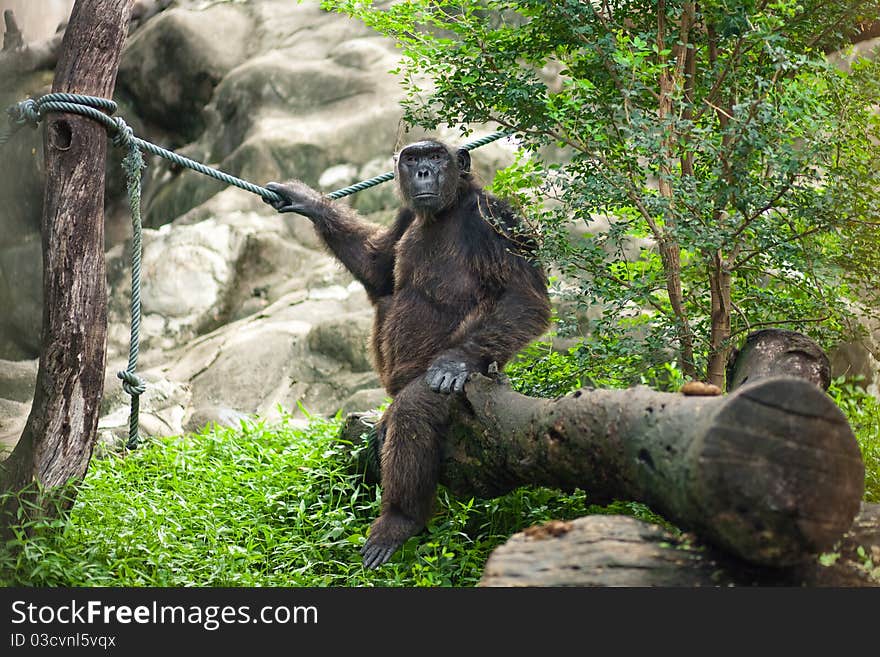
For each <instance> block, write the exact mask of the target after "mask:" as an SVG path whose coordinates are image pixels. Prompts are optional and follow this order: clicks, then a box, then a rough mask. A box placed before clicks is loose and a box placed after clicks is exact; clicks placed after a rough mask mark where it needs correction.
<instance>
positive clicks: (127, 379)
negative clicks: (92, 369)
mask: <svg viewBox="0 0 880 657" xmlns="http://www.w3.org/2000/svg"><path fill="white" fill-rule="evenodd" d="M115 121H116V125H117V126H118V128H119V129H118V131H117V133H116V134H115V135H114V137H113V143H114V144H115V145H116V146H124V147H126V148H127V149H128V153H126V155H125V157H124V158H123V160H122V169H123V170H124V171H125V179H126V183H127V190H128V206H129V209H130V210H131V229H132V231H131V232H132V238H131V339H130V342H129V346H128V367H127V368H126V369H125V370H123V371H122V372H117V373H116V376H118V377H119V378H120V379H122V388H123V389H124V390H125V392H127V393H128V394H129V395H131V411H130V413H129V416H128V442H127V443H126V445H125V446H126V447H128V449H136V448H137V446H138V441H139V436H138V416H139V412H140V399H141V394H143V392H144V390H146V384H145V383H144V382H143V380H142V379H141V378H140V377H139V376H138V375H137V374H136V373H135V371H136V369H137V361H138V351H139V348H140V345H139V343H140V326H141V250H142V246H141V170H142V169H144V168H145V167H146V164H144V158H143V155H142V153H141V149H140V148H139V147H138V145H137V143H136V142H135V141H134V139H132V137H133V133H132V130H131V128H130V127H128V125H126V123H125V121H123V120H122V119H120V118H116V119H115Z"/></svg>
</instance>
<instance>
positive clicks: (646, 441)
mask: <svg viewBox="0 0 880 657" xmlns="http://www.w3.org/2000/svg"><path fill="white" fill-rule="evenodd" d="M366 428H367V427H366V426H365V425H364V424H363V423H362V421H361V419H360V418H358V417H351V418H349V421H348V423H347V426H346V428H345V429H344V435H345V436H346V437H347V438H349V439H351V440H354V441H357V440H358V439H359V437H360V435H361V434H363V433H364V431H365V429H366ZM440 480H441V483H443V484H445V485H446V486H448V487H449V488H450V489H451V490H452V492H453V493H454V494H456V495H461V496H477V497H495V496H498V495H502V494H504V493H507V492H509V491H511V490H513V489H514V488H516V487H518V486H523V485H536V486H549V487H554V488H559V489H563V490H571V489H574V488H580V489H582V490H585V491H587V494H588V496H589V498H590V500H591V501H593V502H596V503H602V502H604V501H611V500H614V499H627V500H638V501H640V502H643V503H645V504H648V505H649V506H650V507H651V508H652V509H654V510H655V511H657V512H658V513H660V514H661V515H662V516H663V517H665V518H667V519H669V520H670V521H671V522H674V523H676V524H677V525H678V526H680V527H682V528H685V529H688V530H691V531H694V532H696V533H697V534H698V535H700V536H701V537H703V538H705V539H707V540H708V541H710V542H711V543H713V544H715V545H717V546H719V547H721V548H722V549H724V550H727V551H729V552H730V553H732V554H734V555H737V556H738V557H740V558H742V559H744V560H746V561H748V562H751V563H756V564H764V565H776V566H781V565H789V564H793V563H798V562H800V561H801V560H803V559H804V557H805V555H809V554H815V553H818V552H822V551H825V550H827V549H829V548H830V547H831V546H832V545H833V544H834V542H835V541H837V540H838V539H839V538H840V537H841V536H842V535H843V533H844V532H845V531H846V530H847V529H848V528H849V527H850V525H851V524H852V520H853V518H854V517H855V515H856V513H857V512H858V509H859V502H860V500H861V497H862V493H863V486H864V465H863V463H862V459H861V454H860V452H859V448H858V445H857V444H856V441H855V437H854V436H853V433H852V430H851V429H850V427H849V424H848V422H847V420H846V418H845V417H844V415H843V414H842V413H841V411H840V410H839V409H838V408H837V407H836V406H835V405H834V403H833V402H832V401H831V399H830V398H829V397H828V396H827V395H825V394H824V393H823V392H822V391H821V390H820V389H819V388H817V387H816V386H814V385H813V384H811V383H809V382H807V381H804V380H802V379H797V378H794V377H777V378H766V379H762V380H759V381H756V382H754V383H748V384H746V385H744V386H742V387H740V388H738V389H737V390H736V391H735V392H733V393H731V394H729V395H725V396H720V397H688V396H684V395H681V394H677V393H664V392H657V391H654V390H650V389H648V388H645V387H637V388H633V389H630V390H593V389H581V390H578V391H575V392H574V393H572V394H570V395H567V396H565V397H562V398H559V399H554V400H550V399H536V398H532V397H526V396H524V395H520V394H518V393H516V392H514V391H512V390H511V389H510V388H508V387H507V386H505V385H502V384H499V383H497V382H496V381H493V380H491V379H488V378H486V377H482V376H478V377H475V378H474V379H472V380H471V381H469V382H468V384H467V385H466V389H465V396H464V398H463V399H461V401H460V403H459V404H458V405H457V408H456V409H455V410H454V411H453V420H452V428H451V431H450V434H449V437H448V440H447V443H446V445H445V448H444V452H443V458H442V463H441V475H440Z"/></svg>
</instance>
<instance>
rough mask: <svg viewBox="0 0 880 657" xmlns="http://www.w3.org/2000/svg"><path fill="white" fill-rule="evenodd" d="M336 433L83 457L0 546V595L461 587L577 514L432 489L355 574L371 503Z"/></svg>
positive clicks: (203, 440)
mask: <svg viewBox="0 0 880 657" xmlns="http://www.w3.org/2000/svg"><path fill="white" fill-rule="evenodd" d="M339 426H340V421H339V419H329V420H328V419H322V418H318V417H312V418H311V419H310V421H309V425H308V427H305V428H304V427H300V426H297V424H296V423H294V422H293V421H291V420H289V419H286V420H285V421H284V422H282V423H281V424H280V425H279V426H276V427H267V426H265V425H264V424H263V423H259V422H258V423H244V424H242V426H241V428H239V429H228V428H213V429H206V430H205V431H203V432H202V433H200V434H194V435H185V436H175V437H169V438H162V439H151V440H149V441H147V443H146V444H145V445H143V446H142V447H141V448H140V449H138V450H137V451H135V452H132V453H130V454H128V455H126V456H125V457H124V458H122V457H120V456H110V457H107V458H104V459H97V460H95V461H93V463H92V465H91V469H90V471H89V473H88V474H87V476H86V478H85V480H84V482H83V484H82V486H81V488H80V490H79V495H78V497H77V500H76V503H75V504H74V506H73V509H72V510H71V512H70V514H69V517H66V518H57V519H46V520H38V519H34V520H30V521H28V522H27V523H26V526H23V527H20V528H19V529H18V531H17V533H16V535H15V536H14V537H12V538H11V539H10V540H9V541H7V542H6V543H4V544H3V545H2V547H0V584H2V585H6V586H9V585H27V586H469V585H473V584H475V583H476V582H477V581H478V580H479V578H480V576H481V573H482V568H483V565H484V563H485V560H486V558H487V557H488V554H489V552H490V551H491V550H492V549H493V548H494V547H495V546H497V545H498V544H499V543H502V542H503V541H505V540H507V538H509V536H510V535H511V534H513V533H514V532H516V531H519V530H521V529H523V528H525V527H526V526H528V525H530V524H534V523H539V522H543V521H545V520H549V519H552V518H571V517H576V516H579V515H583V514H584V512H585V504H586V502H585V496H584V494H583V493H582V492H579V491H575V492H573V493H562V492H559V491H551V490H547V489H525V488H524V489H519V490H516V491H514V492H512V493H510V494H509V495H507V496H504V497H502V498H498V499H492V500H456V499H455V498H453V497H452V496H450V495H449V494H448V492H447V491H445V489H442V488H441V490H440V492H439V495H438V505H437V513H436V515H435V517H434V518H433V519H432V521H431V523H430V524H429V526H428V528H427V530H426V532H424V533H423V534H422V535H420V536H418V537H415V538H413V539H411V540H410V541H409V542H407V544H406V545H405V546H404V548H403V549H402V550H401V551H400V552H399V553H398V554H397V555H395V557H394V558H393V559H392V561H391V562H390V563H389V564H388V565H387V566H385V567H383V568H381V569H379V570H377V571H367V570H364V568H363V567H362V566H361V563H360V556H359V554H358V547H359V546H360V545H361V544H362V543H363V541H364V535H365V533H366V531H367V529H368V528H369V526H370V523H371V522H372V520H373V519H374V518H375V517H376V515H377V513H378V511H379V501H380V495H381V492H380V490H379V489H378V487H375V486H367V485H365V484H364V483H363V481H362V478H361V475H360V474H358V473H357V472H355V471H354V470H353V468H352V458H351V452H352V446H351V445H350V444H347V443H345V442H342V441H340V440H339V439H338V437H337V436H338V430H339ZM0 501H2V500H0Z"/></svg>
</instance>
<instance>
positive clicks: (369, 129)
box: [0, 0, 511, 444]
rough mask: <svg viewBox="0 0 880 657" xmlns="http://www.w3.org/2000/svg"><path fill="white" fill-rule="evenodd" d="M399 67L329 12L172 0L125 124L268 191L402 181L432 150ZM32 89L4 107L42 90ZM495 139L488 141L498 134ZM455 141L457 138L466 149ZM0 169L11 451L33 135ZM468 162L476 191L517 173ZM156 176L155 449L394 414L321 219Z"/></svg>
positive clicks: (141, 64) (110, 412)
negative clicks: (411, 154) (416, 143)
mask: <svg viewBox="0 0 880 657" xmlns="http://www.w3.org/2000/svg"><path fill="white" fill-rule="evenodd" d="M397 57H398V54H397V52H396V50H395V48H394V46H393V44H391V43H389V42H388V41H386V40H385V39H383V38H381V37H378V36H377V35H375V34H373V33H371V32H370V31H369V30H368V29H367V28H366V27H364V26H363V25H361V24H360V23H357V22H355V21H352V20H350V19H348V18H346V17H343V16H339V15H336V14H330V13H326V12H323V11H321V10H320V9H319V8H318V3H317V2H305V3H301V4H300V3H294V2H289V1H288V0H261V1H259V2H248V3H238V2H220V3H204V2H195V1H192V2H188V1H183V2H176V3H174V5H173V7H171V8H169V9H167V10H165V11H164V12H162V13H160V14H157V15H156V16H154V17H152V18H150V19H149V20H148V21H146V22H145V23H143V25H141V26H139V27H137V28H136V29H135V30H134V31H133V32H132V33H131V35H130V36H129V39H128V42H127V44H126V49H125V53H124V56H123V61H122V64H121V67H120V71H119V78H118V82H117V94H116V99H117V101H118V102H119V103H120V110H119V112H118V114H119V115H120V116H123V117H124V118H125V119H126V121H127V122H128V123H129V124H130V125H131V126H132V127H133V128H134V130H135V133H136V134H137V135H138V136H141V137H143V138H145V139H149V140H151V141H154V142H156V143H159V144H161V145H163V146H165V147H168V148H172V149H175V150H177V151H178V152H181V153H182V154H184V155H188V156H190V157H193V158H194V159H197V160H199V161H202V162H205V163H207V164H210V165H212V166H215V167H217V168H220V169H222V170H223V171H227V172H229V173H232V174H233V175H236V176H239V177H242V178H245V179H246V180H250V181H252V182H255V183H257V184H262V183H265V182H267V181H269V180H285V179H289V178H292V177H296V178H300V179H302V180H304V181H306V182H307V183H309V184H311V185H314V186H317V187H319V188H321V189H324V190H325V191H332V190H334V189H337V188H339V187H343V186H345V185H348V184H350V183H352V182H355V181H358V180H362V179H364V178H368V177H370V176H373V175H376V174H377V173H381V172H383V171H387V170H389V169H391V167H392V159H391V158H392V154H393V152H394V151H395V150H397V149H398V148H399V147H400V146H401V145H403V144H405V143H407V142H409V141H412V140H414V139H417V138H420V137H421V136H423V135H422V133H413V134H407V133H406V132H405V131H404V127H403V126H402V124H401V115H402V112H401V109H400V107H399V100H400V98H401V96H402V91H401V89H400V87H399V85H398V80H397V79H396V78H395V76H393V75H391V74H389V70H390V69H392V68H394V66H395V64H396V62H397ZM50 79H51V78H50V76H49V75H47V74H46V73H45V72H43V73H39V72H38V73H35V74H33V75H29V76H26V77H24V78H23V79H21V80H19V81H18V82H17V85H16V87H15V89H14V90H10V92H9V93H6V94H3V98H2V99H0V100H3V101H5V102H6V103H7V104H9V103H11V102H14V101H17V100H20V99H21V98H23V97H25V96H27V95H39V94H40V93H45V92H46V91H48V88H47V87H48V84H49V81H50ZM487 131H488V130H487ZM436 134H439V136H441V137H444V136H448V137H449V138H450V141H451V142H452V143H455V142H456V137H455V135H454V133H449V134H448V135H444V134H443V133H442V132H438V133H436ZM8 147H12V149H11V152H9V158H10V160H12V159H14V161H15V162H16V164H15V166H12V165H10V164H9V162H8V161H6V162H5V163H3V164H0V168H2V171H0V181H2V182H0V194H2V195H3V197H4V198H5V199H6V198H8V199H9V203H8V204H7V203H4V207H5V211H4V213H3V214H2V215H0V227H2V230H0V307H2V308H3V309H4V311H3V313H2V314H0V359H6V360H5V361H0V440H2V441H4V442H6V443H7V444H10V443H12V442H14V440H15V439H16V438H17V436H18V435H19V433H20V430H21V426H22V424H23V422H24V419H25V417H26V414H27V411H28V407H29V401H30V391H31V388H32V386H33V376H34V374H35V371H36V364H35V361H34V360H33V359H34V358H36V356H37V355H38V350H39V324H40V312H41V311H40V308H41V302H40V279H41V258H40V247H39V244H40V241H39V234H38V226H39V217H40V211H41V204H40V199H41V197H42V184H43V180H42V177H41V166H42V163H41V157H40V152H41V142H40V135H39V132H31V131H22V132H20V133H19V134H18V135H16V137H15V142H14V143H11V144H9V146H8ZM510 148H511V147H510V146H509V145H504V144H493V145H491V146H488V147H485V148H483V149H481V150H480V151H478V153H476V154H475V158H474V159H475V166H476V167H477V168H478V170H480V171H481V172H482V173H483V175H484V178H486V179H489V178H490V177H491V172H492V171H494V170H495V168H497V166H499V165H500V164H501V163H502V162H504V161H506V160H507V158H508V157H509V153H510ZM120 157H121V153H120V152H119V151H118V150H115V151H114V152H113V153H112V155H111V162H109V163H108V173H109V175H108V183H107V195H108V203H107V234H108V245H107V246H108V250H107V260H108V293H109V304H110V327H109V340H108V370H107V379H106V382H105V393H104V401H103V418H102V420H101V431H102V432H103V434H104V438H106V439H114V437H118V436H121V435H123V434H124V433H125V426H126V423H127V419H126V418H127V405H128V397H127V396H126V395H125V394H124V393H123V392H122V390H121V388H120V386H119V381H118V380H117V379H116V376H115V373H116V371H117V370H120V369H123V368H124V366H125V361H126V358H127V353H128V298H129V296H128V295H129V290H130V282H129V276H130V268H129V265H128V259H129V257H130V256H129V252H128V248H129V235H130V226H129V223H128V222H129V218H128V214H127V207H126V204H125V202H124V198H125V197H124V183H123V179H122V175H121V172H120V171H119V168H118V164H119V160H120ZM147 159H148V169H147V171H146V172H145V177H144V209H145V211H144V220H145V224H146V226H148V229H147V230H145V234H144V264H143V271H142V280H143V283H142V284H143V292H142V300H143V315H144V317H143V324H142V327H141V359H140V367H139V370H140V372H141V373H142V375H143V376H144V378H145V379H146V380H147V381H148V383H149V387H148V390H147V392H146V393H145V395H144V396H143V397H142V400H141V408H142V418H141V428H142V431H143V432H144V433H146V434H172V433H178V432H182V431H185V430H193V429H198V428H200V427H201V426H204V424H205V423H206V422H209V421H215V422H220V423H223V424H237V423H238V421H239V419H240V418H242V417H244V416H248V415H251V414H258V415H260V416H262V417H265V418H268V419H270V420H271V419H273V418H275V417H277V416H278V414H279V413H281V412H290V413H293V414H294V415H299V416H302V410H301V408H300V405H301V406H302V409H305V410H306V411H308V412H311V413H318V414H324V413H334V412H336V411H337V410H338V409H340V408H343V409H345V410H358V409H359V410H363V409H366V408H371V407H374V406H376V405H378V404H379V403H381V402H382V400H383V399H384V396H385V395H384V391H382V390H381V388H379V383H378V380H377V378H376V376H375V375H374V374H373V372H372V369H371V367H370V363H369V361H368V359H367V349H366V344H367V340H368V335H369V330H370V325H371V317H372V311H371V309H370V307H369V304H368V302H367V299H366V295H365V294H364V292H363V289H362V288H361V287H360V285H359V284H357V283H355V282H353V280H352V278H351V276H349V275H348V273H347V272H346V271H344V270H343V269H342V268H341V267H340V266H339V265H338V264H337V263H336V262H335V261H334V260H333V259H332V258H330V257H329V256H328V255H327V254H326V253H325V252H324V250H323V249H322V247H321V245H320V244H319V243H318V241H317V239H316V236H315V234H314V231H313V229H312V226H311V224H310V222H309V221H308V220H307V219H305V218H304V217H300V216H297V215H278V214H276V213H275V212H274V210H272V209H271V208H269V207H268V206H266V205H265V204H263V203H262V202H261V200H260V199H259V198H258V197H256V196H253V195H251V194H249V193H247V192H244V191H241V190H239V189H237V188H226V187H224V186H223V185H221V184H219V183H217V182H215V181H213V180H212V179H209V178H207V177H205V176H203V175H200V174H197V173H195V172H192V171H189V170H179V169H178V168H176V167H175V166H173V165H171V164H170V163H168V162H166V161H164V160H159V159H158V158H154V157H152V156H150V157H148V158H147ZM346 202H351V203H352V204H353V205H354V206H355V207H356V208H357V209H358V210H360V211H361V212H362V213H364V214H365V215H366V216H367V217H368V218H370V219H372V220H374V221H380V222H381V221H387V220H388V218H389V217H390V216H391V215H392V214H393V211H394V208H395V205H396V195H395V192H394V188H393V185H391V184H389V185H385V186H380V187H377V188H373V189H371V190H368V191H365V192H362V193H360V194H358V195H356V196H354V197H351V199H350V201H346Z"/></svg>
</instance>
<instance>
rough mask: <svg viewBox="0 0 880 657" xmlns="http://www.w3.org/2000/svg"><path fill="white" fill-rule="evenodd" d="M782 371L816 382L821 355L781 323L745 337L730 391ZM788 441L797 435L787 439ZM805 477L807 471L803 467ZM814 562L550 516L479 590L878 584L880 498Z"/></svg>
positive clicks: (495, 556) (823, 378)
mask: <svg viewBox="0 0 880 657" xmlns="http://www.w3.org/2000/svg"><path fill="white" fill-rule="evenodd" d="M774 371H775V373H776V374H778V373H784V374H790V375H795V376H800V377H802V378H804V379H805V380H808V381H811V382H812V383H813V384H814V385H816V386H817V387H821V388H825V387H827V385H828V382H829V380H830V367H829V364H828V359H827V358H826V357H825V354H824V353H823V352H822V350H821V348H820V347H819V346H818V345H817V344H816V343H815V342H813V341H812V340H811V339H809V338H808V337H806V336H804V335H801V334H799V333H795V332H793V331H785V330H780V329H770V330H765V331H759V332H757V333H754V334H752V335H750V336H749V337H748V338H747V340H746V342H745V345H744V346H743V347H742V348H741V349H740V350H738V351H736V352H734V358H733V359H732V361H731V363H730V365H729V367H728V382H729V386H730V387H731V388H736V387H738V386H739V385H740V384H741V383H742V382H744V381H746V380H748V381H750V382H753V381H756V380H759V379H765V380H769V381H772V380H774V379H772V378H771V377H772V376H773V375H774ZM795 437H796V436H795ZM803 474H804V475H805V476H806V477H809V476H811V474H812V473H810V472H809V471H807V472H804V473H803ZM829 549H830V550H832V552H830V553H829V554H826V555H824V556H823V557H822V558H821V559H819V558H816V557H815V556H813V557H808V558H805V559H803V560H802V561H801V562H799V563H797V564H792V565H791V566H790V567H786V568H762V567H756V566H753V565H750V564H748V563H744V562H743V561H741V560H738V559H736V558H733V557H731V556H730V555H729V554H725V553H724V552H723V551H720V550H718V549H715V548H713V547H712V546H711V545H706V544H701V541H700V539H699V537H696V536H694V535H693V534H684V535H676V534H674V533H670V532H669V531H667V530H666V529H664V528H662V527H659V526H657V525H654V524H651V523H647V522H642V521H639V520H636V519H634V518H629V517H626V516H590V517H586V518H579V519H577V520H574V521H571V522H561V521H554V522H552V523H548V524H547V525H545V526H540V527H531V528H529V529H527V530H526V531H524V532H520V533H518V534H516V535H514V536H513V537H512V538H511V539H510V540H509V541H508V542H507V543H505V544H504V545H503V546H500V547H499V548H498V549H496V550H495V551H494V552H493V553H492V555H491V556H490V558H489V561H488V562H487V564H486V568H485V571H484V574H483V578H482V580H481V583H480V584H481V586H723V585H740V586H742V585H760V586H780V585H781V586H880V504H865V503H863V504H862V505H861V511H860V513H859V514H858V516H857V517H856V519H855V522H854V523H853V524H852V526H851V527H850V528H849V530H848V531H847V532H846V533H845V534H844V535H843V537H842V538H841V540H840V541H839V542H838V543H836V544H835V545H834V546H832V547H831V548H829Z"/></svg>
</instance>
